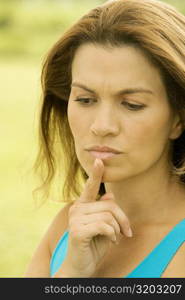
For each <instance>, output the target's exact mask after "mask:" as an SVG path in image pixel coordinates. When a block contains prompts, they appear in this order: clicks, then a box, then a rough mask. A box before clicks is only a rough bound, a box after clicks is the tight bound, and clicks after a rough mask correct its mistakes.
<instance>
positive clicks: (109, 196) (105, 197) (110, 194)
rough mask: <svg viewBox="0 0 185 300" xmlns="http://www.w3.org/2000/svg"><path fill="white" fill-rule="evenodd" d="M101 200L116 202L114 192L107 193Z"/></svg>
mask: <svg viewBox="0 0 185 300" xmlns="http://www.w3.org/2000/svg"><path fill="white" fill-rule="evenodd" d="M99 200H114V194H113V193H112V192H107V193H105V194H104V195H103V196H102V197H101V198H100V199H99Z"/></svg>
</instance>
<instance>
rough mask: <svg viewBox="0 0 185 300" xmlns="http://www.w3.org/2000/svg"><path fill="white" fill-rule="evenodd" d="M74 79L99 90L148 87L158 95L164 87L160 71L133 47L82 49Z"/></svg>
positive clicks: (75, 68)
mask: <svg viewBox="0 0 185 300" xmlns="http://www.w3.org/2000/svg"><path fill="white" fill-rule="evenodd" d="M72 79H73V81H80V82H83V83H84V84H88V85H90V86H92V87H93V86H96V87H100V88H101V87H110V88H112V87H114V88H115V89H119V88H124V87H127V86H129V87H137V85H138V86H144V87H145V88H150V89H152V90H154V91H156V92H158V93H161V92H164V89H165V87H164V85H163V82H162V79H161V76H160V70H159V69H157V68H156V67H155V66H154V65H153V64H152V63H151V62H150V60H149V59H148V57H147V56H146V55H145V54H144V52H142V50H140V49H139V48H135V47H132V46H125V45H124V46H120V47H114V48H109V47H107V48H106V47H103V46H101V45H94V44H85V45H82V46H80V47H79V48H78V49H77V51H76V53H75V56H74V59H73V62H72Z"/></svg>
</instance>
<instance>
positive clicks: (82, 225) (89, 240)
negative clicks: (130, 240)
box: [57, 159, 130, 278]
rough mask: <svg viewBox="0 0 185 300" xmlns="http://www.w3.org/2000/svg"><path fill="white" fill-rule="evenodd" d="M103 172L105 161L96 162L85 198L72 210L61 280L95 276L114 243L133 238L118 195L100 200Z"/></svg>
mask: <svg viewBox="0 0 185 300" xmlns="http://www.w3.org/2000/svg"><path fill="white" fill-rule="evenodd" d="M96 163H97V164H96ZM103 172H104V164H103V162H102V160H100V159H96V160H95V162H94V165H93V169H92V173H91V174H90V176H89V178H88V180H87V181H86V184H85V188H84V190H83V192H82V194H81V196H80V197H79V198H78V199H77V200H76V201H75V203H74V204H73V205H72V206H71V207H70V209H69V241H68V252H67V256H66V259H65V260H64V262H63V264H62V265H61V267H60V269H59V271H58V272H57V277H77V278H78V277H86V278H88V277H91V276H92V275H93V273H94V272H95V271H96V268H97V265H98V263H100V262H101V260H102V258H103V257H104V255H105V254H106V252H107V251H108V249H109V246H110V245H111V243H112V242H113V243H115V242H117V239H118V237H119V235H120V234H125V235H126V236H129V233H128V231H129V228H130V224H129V220H128V218H127V216H126V215H125V214H124V212H123V211H122V209H121V208H120V207H119V206H118V205H117V204H116V202H115V199H114V195H113V194H112V193H106V194H104V195H103V196H102V197H101V198H100V199H99V200H98V201H97V200H96V198H97V194H98V191H99V187H100V184H101V180H102V176H103ZM63 274H65V275H64V276H63ZM60 275H61V276H60Z"/></svg>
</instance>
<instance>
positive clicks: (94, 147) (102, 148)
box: [86, 146, 121, 154]
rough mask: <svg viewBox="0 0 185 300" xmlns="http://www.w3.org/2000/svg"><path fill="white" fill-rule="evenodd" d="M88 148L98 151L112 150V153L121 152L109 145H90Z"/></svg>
mask: <svg viewBox="0 0 185 300" xmlns="http://www.w3.org/2000/svg"><path fill="white" fill-rule="evenodd" d="M86 150H88V151H96V152H106V153H107V152H111V153H115V154H119V153H121V151H119V150H117V149H114V148H111V147H108V146H93V147H89V148H87V149H86Z"/></svg>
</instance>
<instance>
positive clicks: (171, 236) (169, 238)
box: [50, 219, 185, 278]
mask: <svg viewBox="0 0 185 300" xmlns="http://www.w3.org/2000/svg"><path fill="white" fill-rule="evenodd" d="M68 235H69V232H68V231H65V232H64V234H63V235H62V237H61V238H60V240H59V242H58V243H57V246H56V248H55V250H54V251H53V254H52V257H51V261H50V276H53V275H54V274H55V273H56V272H57V271H58V269H59V268H60V266H61V264H62V262H63V260H64V259H65V256H66V254H67V248H68ZM184 241H185V219H183V220H182V221H180V222H179V223H178V224H177V225H176V226H175V227H173V229H172V230H171V231H170V232H169V233H168V234H167V235H166V236H165V237H164V238H163V239H162V240H161V241H160V243H159V244H158V245H157V246H156V247H155V248H154V249H153V250H152V251H151V252H150V253H149V255H147V257H146V258H145V259H144V260H143V261H142V262H141V263H140V264H139V265H138V266H137V267H136V268H135V269H134V270H133V271H132V272H131V273H129V274H128V275H127V276H125V277H123V278H159V277H161V275H162V273H163V272H164V271H165V269H166V267H167V266H168V264H169V263H170V261H171V260H172V258H173V256H174V255H175V253H176V252H177V250H178V249H179V248H180V246H181V245H182V244H183V243H184Z"/></svg>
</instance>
